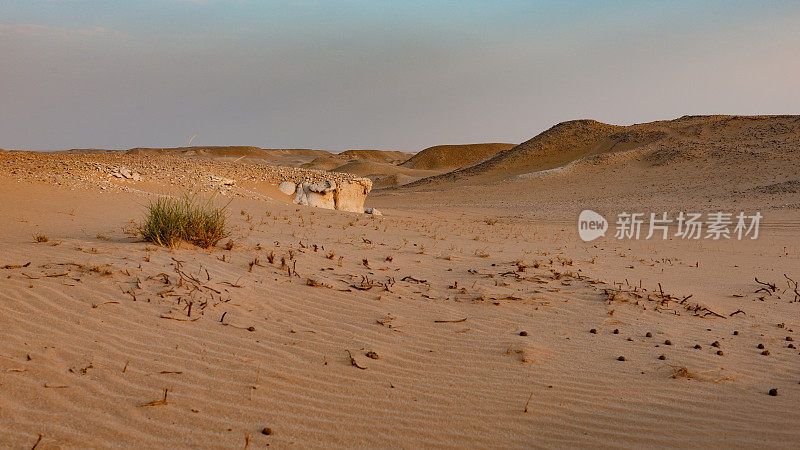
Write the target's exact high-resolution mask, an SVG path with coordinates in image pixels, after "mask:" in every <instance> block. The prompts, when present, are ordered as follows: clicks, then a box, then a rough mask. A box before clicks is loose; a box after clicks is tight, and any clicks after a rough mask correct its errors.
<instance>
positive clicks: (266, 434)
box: [261, 427, 272, 436]
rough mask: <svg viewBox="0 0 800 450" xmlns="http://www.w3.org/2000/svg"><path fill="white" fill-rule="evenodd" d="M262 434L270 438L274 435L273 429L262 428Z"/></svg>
mask: <svg viewBox="0 0 800 450" xmlns="http://www.w3.org/2000/svg"><path fill="white" fill-rule="evenodd" d="M261 434H263V435H264V436H270V435H271V434H272V428H270V427H264V428H262V429H261Z"/></svg>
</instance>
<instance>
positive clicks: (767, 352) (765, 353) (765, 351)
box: [761, 350, 769, 356]
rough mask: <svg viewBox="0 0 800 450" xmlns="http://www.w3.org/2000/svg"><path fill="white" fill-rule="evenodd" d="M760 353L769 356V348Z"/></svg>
mask: <svg viewBox="0 0 800 450" xmlns="http://www.w3.org/2000/svg"><path fill="white" fill-rule="evenodd" d="M761 354H762V355H764V356H769V350H764V351H763V352H761Z"/></svg>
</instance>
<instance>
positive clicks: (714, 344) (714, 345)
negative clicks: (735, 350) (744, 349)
mask: <svg viewBox="0 0 800 450" xmlns="http://www.w3.org/2000/svg"><path fill="white" fill-rule="evenodd" d="M719 345H720V344H719V341H714V342H712V343H711V346H712V347H717V348H719Z"/></svg>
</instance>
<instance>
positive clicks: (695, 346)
mask: <svg viewBox="0 0 800 450" xmlns="http://www.w3.org/2000/svg"><path fill="white" fill-rule="evenodd" d="M694 348H696V349H697V350H700V349H701V348H703V347H701V346H700V344H694Z"/></svg>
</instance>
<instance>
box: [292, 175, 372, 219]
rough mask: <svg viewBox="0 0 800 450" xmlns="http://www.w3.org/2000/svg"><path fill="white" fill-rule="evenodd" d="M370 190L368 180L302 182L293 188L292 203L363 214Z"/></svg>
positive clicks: (370, 183) (369, 181) (370, 181)
mask: <svg viewBox="0 0 800 450" xmlns="http://www.w3.org/2000/svg"><path fill="white" fill-rule="evenodd" d="M279 189H280V187H279ZM371 190H372V180H370V179H369V178H355V179H352V180H349V181H343V182H339V183H336V182H333V181H329V180H325V181H318V182H316V183H311V182H308V181H304V182H302V183H299V184H297V186H296V187H295V196H294V200H292V203H294V204H296V205H308V206H315V207H317V208H325V209H336V210H339V211H350V212H357V213H363V212H364V200H366V198H367V195H368V194H369V193H370V191H371Z"/></svg>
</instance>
